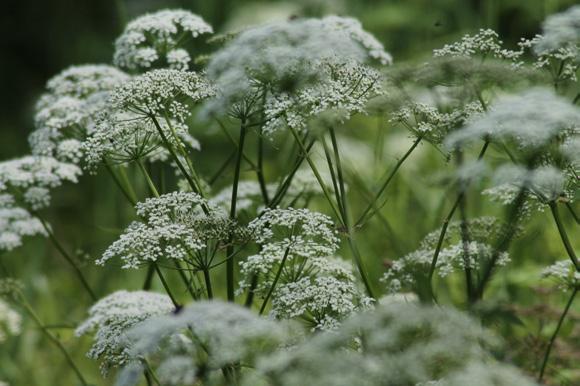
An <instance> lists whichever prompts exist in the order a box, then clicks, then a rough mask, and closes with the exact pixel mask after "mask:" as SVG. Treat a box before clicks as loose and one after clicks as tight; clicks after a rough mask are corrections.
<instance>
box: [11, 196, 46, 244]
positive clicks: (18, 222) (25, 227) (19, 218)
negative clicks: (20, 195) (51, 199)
mask: <svg viewBox="0 0 580 386" xmlns="http://www.w3.org/2000/svg"><path fill="white" fill-rule="evenodd" d="M35 235H42V236H45V235H46V230H45V229H44V227H43V226H42V223H41V222H40V220H38V219H37V218H35V217H33V216H32V214H30V212H29V211H27V210H26V209H24V208H21V207H18V206H16V205H15V200H14V197H12V196H11V195H10V194H7V193H0V251H10V250H12V249H14V248H17V247H19V246H21V245H22V239H23V238H24V237H27V236H35Z"/></svg>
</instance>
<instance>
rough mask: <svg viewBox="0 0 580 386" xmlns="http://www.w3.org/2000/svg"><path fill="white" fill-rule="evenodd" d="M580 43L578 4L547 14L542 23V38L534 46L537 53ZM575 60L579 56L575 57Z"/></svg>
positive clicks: (579, 10) (579, 12) (579, 11)
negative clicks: (562, 10)
mask: <svg viewBox="0 0 580 386" xmlns="http://www.w3.org/2000/svg"><path fill="white" fill-rule="evenodd" d="M578 43H580V6H579V5H575V6H573V7H570V8H569V9H567V10H566V11H564V12H561V13H557V14H555V15H551V16H548V18H546V20H545V21H544V23H543V24H542V39H540V41H539V42H538V44H537V45H536V46H535V47H534V49H535V51H536V52H537V53H538V54H540V55H541V54H543V53H546V52H547V51H555V50H558V49H562V48H566V47H569V46H575V45H577V44H578ZM575 59H576V60H577V61H578V60H580V57H576V58H575Z"/></svg>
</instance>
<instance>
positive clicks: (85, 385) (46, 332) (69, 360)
mask: <svg viewBox="0 0 580 386" xmlns="http://www.w3.org/2000/svg"><path fill="white" fill-rule="evenodd" d="M20 297H21V299H20V304H21V305H22V306H23V307H24V309H25V310H26V312H27V313H28V314H29V315H30V316H31V317H32V319H33V320H34V322H35V323H36V324H37V325H38V327H39V328H40V330H41V331H42V332H43V333H44V335H45V336H46V337H47V338H48V339H49V340H50V341H51V342H52V343H54V345H55V346H56V347H57V348H58V349H59V350H60V352H61V353H62V355H63V356H64V358H65V360H66V362H67V363H68V365H69V366H70V367H71V368H72V370H73V371H74V373H75V374H76V376H77V378H78V379H79V381H80V382H81V384H82V385H83V386H88V385H89V383H88V382H87V381H86V380H85V378H84V377H83V374H82V373H81V371H80V370H79V368H78V367H77V366H76V364H75V363H74V361H73V360H72V358H71V356H70V355H69V353H68V352H67V351H66V349H65V348H64V346H63V345H62V343H61V342H60V340H58V339H57V337H55V336H54V335H52V333H51V332H50V331H49V330H48V329H47V328H46V327H45V326H44V324H43V323H42V321H41V320H40V318H39V317H38V315H36V312H34V310H33V309H32V307H31V306H30V304H29V303H28V302H27V301H26V299H24V297H23V296H20Z"/></svg>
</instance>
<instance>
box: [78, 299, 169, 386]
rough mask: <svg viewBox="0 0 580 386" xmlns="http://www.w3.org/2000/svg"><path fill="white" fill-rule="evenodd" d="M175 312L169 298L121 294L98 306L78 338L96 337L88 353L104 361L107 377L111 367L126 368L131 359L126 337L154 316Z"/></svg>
mask: <svg viewBox="0 0 580 386" xmlns="http://www.w3.org/2000/svg"><path fill="white" fill-rule="evenodd" d="M171 311H173V303H172V302H171V300H170V299H169V297H168V296H167V295H162V294H158V293H154V292H147V291H125V290H122V291H117V292H114V293H112V294H110V295H108V296H106V297H104V298H102V299H100V300H99V301H98V302H97V303H95V304H94V305H93V306H92V307H91V308H90V310H89V317H88V318H87V319H86V320H85V321H83V322H82V323H81V324H80V325H79V326H78V327H77V329H76V330H75V334H76V335H77V336H82V335H85V334H89V333H93V332H94V333H95V334H94V338H93V339H94V342H93V345H92V347H91V349H90V350H89V352H88V353H87V356H88V357H89V358H91V359H95V360H101V361H102V362H101V371H102V373H103V374H104V375H106V374H107V373H108V371H109V369H110V368H111V367H116V366H123V365H125V364H126V363H127V361H128V360H129V359H130V356H129V351H128V347H127V340H126V336H125V334H126V333H127V331H129V329H131V328H132V327H133V326H135V325H137V324H138V323H140V322H143V321H144V320H147V319H149V318H151V317H154V316H159V315H164V314H168V313H170V312H171Z"/></svg>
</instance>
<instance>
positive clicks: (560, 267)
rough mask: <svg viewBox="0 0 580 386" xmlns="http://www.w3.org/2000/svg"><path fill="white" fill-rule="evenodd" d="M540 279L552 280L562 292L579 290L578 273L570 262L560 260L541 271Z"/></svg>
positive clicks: (579, 275) (579, 280)
mask: <svg viewBox="0 0 580 386" xmlns="http://www.w3.org/2000/svg"><path fill="white" fill-rule="evenodd" d="M542 277H544V278H548V279H552V280H554V281H555V282H556V283H557V284H558V287H559V288H561V289H563V290H569V289H574V288H580V272H579V271H578V270H577V269H576V267H575V266H574V264H573V263H572V261H571V260H569V259H566V260H561V261H558V262H556V263H554V264H552V265H550V266H549V267H546V268H545V269H544V270H543V271H542Z"/></svg>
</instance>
